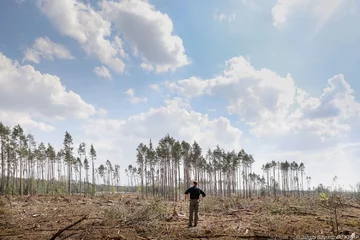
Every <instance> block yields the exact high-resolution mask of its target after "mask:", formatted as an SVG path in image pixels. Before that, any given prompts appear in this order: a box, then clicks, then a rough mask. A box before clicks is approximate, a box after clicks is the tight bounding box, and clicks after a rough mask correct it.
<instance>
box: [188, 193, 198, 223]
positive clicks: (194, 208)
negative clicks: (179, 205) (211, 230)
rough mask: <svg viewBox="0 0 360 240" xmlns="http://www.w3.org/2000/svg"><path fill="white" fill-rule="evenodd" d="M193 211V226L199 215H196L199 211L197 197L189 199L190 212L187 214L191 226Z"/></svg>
mask: <svg viewBox="0 0 360 240" xmlns="http://www.w3.org/2000/svg"><path fill="white" fill-rule="evenodd" d="M194 212H195V221H194V223H195V224H194V226H196V225H197V222H198V219H199V216H198V212H199V199H191V200H190V214H189V226H192V223H193V218H194Z"/></svg>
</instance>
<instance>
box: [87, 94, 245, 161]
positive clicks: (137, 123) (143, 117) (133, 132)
mask: <svg viewBox="0 0 360 240" xmlns="http://www.w3.org/2000/svg"><path fill="white" fill-rule="evenodd" d="M189 107H190V106H189V105H188V103H187V101H185V100H183V99H181V98H174V99H170V100H166V101H165V105H164V106H162V107H159V108H151V109H149V110H148V111H147V112H144V113H140V114H138V115H135V116H132V117H129V118H127V119H98V120H89V122H88V123H87V124H86V125H85V127H84V131H85V135H86V137H87V140H88V141H89V142H93V143H94V144H95V146H96V150H97V151H98V153H99V155H100V154H101V156H103V157H104V159H107V158H108V159H122V163H123V165H122V166H124V165H125V164H133V163H134V162H133V159H135V157H136V152H135V149H136V147H137V145H138V144H139V143H140V142H144V143H148V141H149V140H150V138H151V139H152V141H153V142H154V143H156V142H157V141H158V140H159V139H160V138H162V137H164V136H165V135H166V134H170V136H172V137H174V138H176V139H178V140H186V141H188V142H190V143H192V142H193V141H195V140H196V141H197V142H198V143H199V144H200V145H201V147H202V148H203V150H204V151H206V150H207V149H208V148H214V147H216V145H217V144H220V146H221V147H224V148H225V149H229V150H230V149H238V150H240V149H241V142H240V141H241V136H242V132H241V131H240V130H239V129H238V128H236V127H234V126H232V125H231V122H230V121H229V120H228V119H227V118H224V117H219V118H216V119H210V118H209V116H208V115H207V114H202V113H199V112H195V111H193V110H191V109H190V108H189ZM214 140H216V141H214ZM125 166H126V165H125Z"/></svg>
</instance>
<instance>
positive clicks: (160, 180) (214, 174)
mask: <svg viewBox="0 0 360 240" xmlns="http://www.w3.org/2000/svg"><path fill="white" fill-rule="evenodd" d="M136 151H137V168H136V167H133V166H132V165H129V167H128V168H127V169H126V173H127V176H128V178H129V185H131V186H136V185H137V184H139V185H140V186H141V194H142V196H143V197H147V196H148V195H149V194H151V195H153V196H162V197H164V198H165V199H172V200H178V199H180V196H181V195H182V193H183V192H184V190H185V188H187V187H188V186H190V185H191V181H192V179H197V180H198V181H199V183H200V185H201V186H202V188H203V189H204V190H205V191H207V192H209V193H211V194H214V195H221V196H230V195H239V196H240V195H241V196H243V197H251V196H252V195H253V194H256V195H276V194H280V193H282V194H284V195H289V194H298V195H300V194H301V193H303V192H304V177H305V165H304V164H303V163H300V164H298V163H296V162H292V163H289V162H287V161H285V162H275V161H272V162H270V163H266V164H264V165H263V167H262V170H263V175H260V174H256V173H255V172H253V170H252V166H253V163H254V162H255V160H254V158H253V156H252V155H251V154H249V153H247V152H245V150H244V149H242V150H240V151H239V152H236V151H235V150H232V151H225V150H224V149H222V148H220V146H217V147H216V148H215V149H208V150H207V151H206V152H204V151H203V149H202V148H201V147H200V146H199V144H198V143H197V142H196V141H194V142H193V143H192V144H190V143H188V142H186V141H182V142H180V141H178V140H175V139H174V138H173V137H170V136H169V135H166V136H165V137H164V138H162V139H160V140H159V143H158V146H157V147H156V148H155V147H154V146H153V144H152V142H151V140H150V142H149V144H148V145H146V144H144V143H140V144H139V145H138V147H137V149H136ZM137 179H139V181H140V182H139V183H138V182H137ZM305 180H306V181H307V183H308V188H309V185H310V181H311V178H310V177H308V176H306V179H305Z"/></svg>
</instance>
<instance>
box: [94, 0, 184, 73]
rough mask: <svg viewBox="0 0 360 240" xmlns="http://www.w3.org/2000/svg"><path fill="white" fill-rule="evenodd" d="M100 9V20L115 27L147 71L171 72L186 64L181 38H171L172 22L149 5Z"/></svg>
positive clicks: (125, 3)
mask: <svg viewBox="0 0 360 240" xmlns="http://www.w3.org/2000/svg"><path fill="white" fill-rule="evenodd" d="M101 6H102V16H103V17H104V18H105V19H107V20H109V21H111V22H113V23H114V24H115V26H116V29H117V30H118V31H119V33H120V34H122V35H123V36H124V38H125V40H126V41H127V42H128V43H129V44H130V45H131V47H132V49H133V53H134V55H135V56H136V55H138V56H139V57H141V58H142V59H143V62H144V63H145V64H146V65H142V67H143V68H144V67H145V66H146V67H145V69H146V70H149V69H150V68H151V69H152V68H155V71H156V72H158V73H159V72H166V71H169V70H171V71H174V70H176V69H177V68H179V67H182V66H185V65H187V64H189V59H188V57H187V56H186V54H185V48H184V46H183V42H182V40H181V38H180V37H179V36H177V35H174V34H173V31H174V27H173V23H172V21H171V19H170V18H169V16H168V15H167V14H164V13H162V12H160V11H158V10H156V9H155V7H154V6H153V5H151V4H150V3H149V2H148V1H146V0H143V1H137V0H122V1H119V2H115V1H103V2H102V4H101ZM151 65H153V66H151ZM150 66H151V67H150Z"/></svg>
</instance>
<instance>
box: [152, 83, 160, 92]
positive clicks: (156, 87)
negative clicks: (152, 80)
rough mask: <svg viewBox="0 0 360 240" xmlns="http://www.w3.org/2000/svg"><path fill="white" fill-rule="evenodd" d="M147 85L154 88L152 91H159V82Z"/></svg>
mask: <svg viewBox="0 0 360 240" xmlns="http://www.w3.org/2000/svg"><path fill="white" fill-rule="evenodd" d="M149 87H150V88H151V89H152V90H154V91H157V92H159V91H160V86H159V84H151V85H150V86H149Z"/></svg>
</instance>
